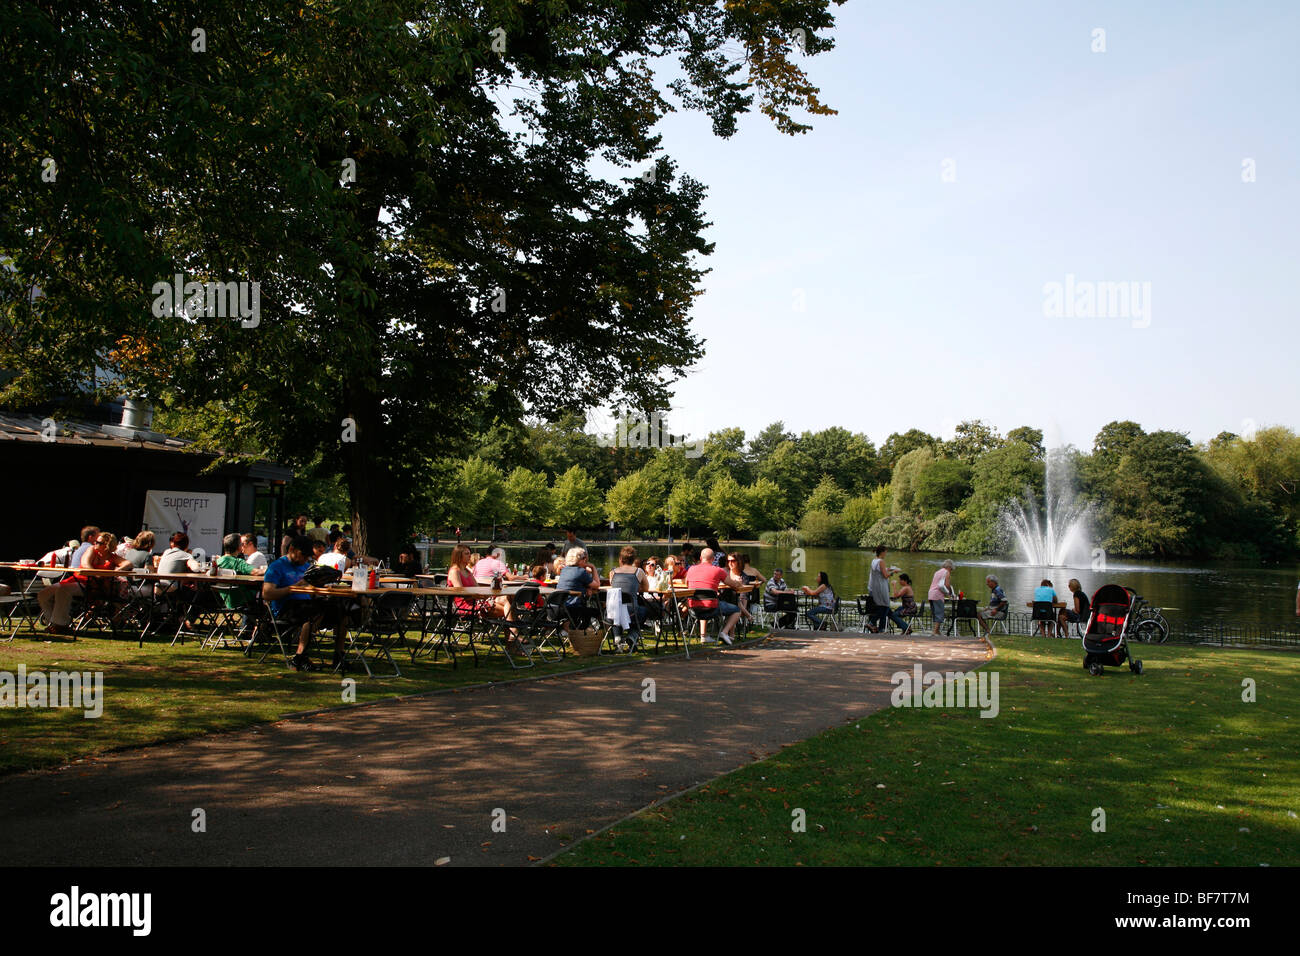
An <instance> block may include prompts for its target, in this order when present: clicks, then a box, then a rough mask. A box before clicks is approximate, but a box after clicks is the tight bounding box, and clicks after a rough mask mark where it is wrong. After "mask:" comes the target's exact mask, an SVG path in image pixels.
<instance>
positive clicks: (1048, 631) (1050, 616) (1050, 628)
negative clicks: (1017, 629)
mask: <svg viewBox="0 0 1300 956" xmlns="http://www.w3.org/2000/svg"><path fill="white" fill-rule="evenodd" d="M1029 622H1030V623H1031V624H1038V623H1042V624H1043V625H1044V627H1043V632H1044V635H1045V636H1046V637H1056V636H1058V635H1057V629H1056V608H1055V607H1054V606H1053V605H1052V602H1051V601H1035V602H1034V606H1033V610H1031V611H1030V614H1029ZM1034 630H1035V631H1037V628H1034Z"/></svg>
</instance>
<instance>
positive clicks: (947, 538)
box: [921, 511, 966, 551]
mask: <svg viewBox="0 0 1300 956" xmlns="http://www.w3.org/2000/svg"><path fill="white" fill-rule="evenodd" d="M965 528H966V522H965V520H964V519H963V518H962V516H961V515H960V514H958V513H957V512H955V511H943V512H940V513H939V514H937V515H935V516H934V517H933V518H931V519H930V520H929V521H927V522H925V524H923V525H922V526H921V530H922V532H923V533H924V535H925V537H924V538H923V539H922V540H921V550H922V551H955V550H957V540H958V536H959V535H960V534H961V533H962V531H964V530H965Z"/></svg>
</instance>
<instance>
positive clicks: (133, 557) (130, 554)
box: [122, 531, 155, 571]
mask: <svg viewBox="0 0 1300 956" xmlns="http://www.w3.org/2000/svg"><path fill="white" fill-rule="evenodd" d="M154 540H155V539H154V534H153V532H152V531H141V532H140V533H139V534H137V535H136V536H135V541H134V542H132V546H131V547H129V548H127V549H126V551H124V552H123V553H122V557H124V558H126V560H128V561H130V562H131V566H132V567H133V568H135V569H136V570H137V571H140V570H143V569H144V567H145V566H146V565H147V564H148V563H149V559H150V558H151V557H153V546H154Z"/></svg>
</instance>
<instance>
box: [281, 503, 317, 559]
mask: <svg viewBox="0 0 1300 956" xmlns="http://www.w3.org/2000/svg"><path fill="white" fill-rule="evenodd" d="M306 537H308V535H307V513H306V512H305V511H304V512H301V513H300V514H298V516H297V517H295V518H294V519H293V524H291V525H290V526H289V530H288V531H286V532H285V533H284V537H283V538H281V539H280V554H281V555H286V554H288V553H289V545H291V544H293V539H294V538H306ZM303 553H304V554H310V553H311V550H310V548H309V549H307V550H306V551H304V552H303Z"/></svg>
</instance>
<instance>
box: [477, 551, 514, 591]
mask: <svg viewBox="0 0 1300 956" xmlns="http://www.w3.org/2000/svg"><path fill="white" fill-rule="evenodd" d="M498 574H499V575H501V580H502V581H513V580H514V579H515V575H513V574H511V573H510V568H508V567H506V549H505V548H492V549H491V550H489V551H488V554H487V557H486V558H480V559H479V560H478V563H477V564H475V565H474V580H476V581H478V583H479V584H491V583H492V579H493V578H494V577H496V576H497V575H498Z"/></svg>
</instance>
